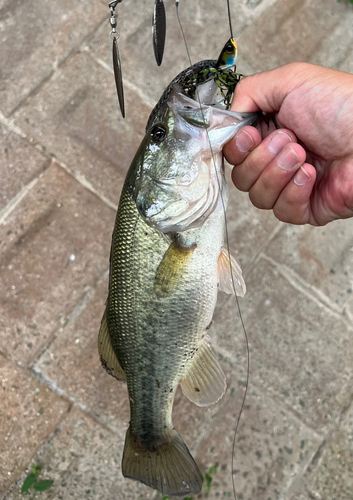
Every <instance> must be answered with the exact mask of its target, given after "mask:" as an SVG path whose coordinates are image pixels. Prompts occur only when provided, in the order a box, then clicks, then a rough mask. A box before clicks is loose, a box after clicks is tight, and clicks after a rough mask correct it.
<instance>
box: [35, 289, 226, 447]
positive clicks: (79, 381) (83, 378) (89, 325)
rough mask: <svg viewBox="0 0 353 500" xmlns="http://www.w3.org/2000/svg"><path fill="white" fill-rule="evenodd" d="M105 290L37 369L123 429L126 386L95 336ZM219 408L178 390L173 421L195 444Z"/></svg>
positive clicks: (126, 417)
mask: <svg viewBox="0 0 353 500" xmlns="http://www.w3.org/2000/svg"><path fill="white" fill-rule="evenodd" d="M107 289H108V283H107V282H104V283H102V284H101V285H100V286H99V288H98V289H97V292H96V293H95V294H94V296H93V297H92V299H91V300H90V301H88V302H87V304H86V307H85V310H84V311H83V312H82V314H81V315H80V316H79V317H78V318H77V319H75V321H74V322H72V323H70V324H68V325H67V327H66V328H64V329H63V331H62V332H61V333H60V335H59V336H58V337H57V338H56V339H55V341H54V342H53V343H52V344H51V346H50V347H49V349H48V350H47V351H46V352H45V353H44V354H43V355H42V356H41V358H40V359H39V360H38V362H37V363H36V365H35V366H34V369H35V371H36V372H39V373H40V374H41V375H42V376H43V377H44V378H46V379H49V380H51V381H54V383H55V384H56V386H58V387H59V388H60V389H61V390H63V391H65V393H66V394H67V396H68V397H70V398H73V399H74V400H75V401H76V402H77V403H79V404H81V405H83V406H85V407H87V408H89V409H90V411H92V412H93V413H94V414H95V415H97V417H98V418H99V419H100V420H101V421H103V422H104V423H105V424H107V425H109V426H110V427H111V428H113V429H116V430H117V431H121V430H122V429H123V430H124V432H125V431H126V429H127V427H128V423H129V420H130V410H129V402H128V395H127V389H126V385H125V384H124V383H122V382H118V381H117V380H115V379H114V378H113V377H111V376H110V375H108V374H107V373H106V371H105V370H104V369H103V367H102V365H101V363H100V360H99V356H98V348H97V337H98V331H99V327H100V321H101V318H102V315H103V312H104V304H105V301H106V298H107ZM216 410H217V405H212V406H210V407H208V408H199V407H197V406H195V405H194V404H193V403H191V402H190V401H189V400H188V399H187V398H186V397H185V396H184V395H183V394H182V392H181V390H178V392H177V395H176V398H175V403H174V409H173V423H174V425H175V427H176V429H179V430H180V432H181V434H182V435H183V438H184V439H185V441H186V442H187V444H188V446H190V447H192V446H193V445H194V443H195V441H196V439H197V437H198V435H199V433H200V428H201V427H202V426H203V425H205V422H206V421H207V418H208V417H209V415H211V414H213V413H214V412H215V411H216Z"/></svg>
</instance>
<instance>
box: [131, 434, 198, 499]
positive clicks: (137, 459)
mask: <svg viewBox="0 0 353 500" xmlns="http://www.w3.org/2000/svg"><path fill="white" fill-rule="evenodd" d="M122 472H123V475H124V476H125V477H128V478H130V479H135V480H137V481H140V482H141V483H144V484H146V485H147V486H150V487H151V488H154V489H156V490H158V491H159V492H160V493H162V494H163V495H167V496H176V497H180V498H184V497H186V496H190V495H196V494H197V493H200V491H201V488H202V480H201V474H200V471H199V468H198V467H197V465H196V462H195V460H194V459H193V458H192V456H191V454H190V452H189V450H188V448H187V446H186V444H185V443H184V441H183V439H182V437H181V436H180V435H179V434H178V432H177V431H175V430H170V431H169V435H168V437H167V438H166V440H165V442H164V443H163V444H161V445H160V446H158V447H157V448H156V449H154V450H148V449H146V448H144V447H142V445H141V444H139V443H137V442H136V440H135V439H134V436H133V434H132V432H131V430H130V427H129V429H128V430H127V433H126V438H125V448H124V455H123V463H122Z"/></svg>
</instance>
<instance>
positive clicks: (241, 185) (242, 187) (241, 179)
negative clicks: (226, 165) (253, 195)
mask: <svg viewBox="0 0 353 500" xmlns="http://www.w3.org/2000/svg"><path fill="white" fill-rule="evenodd" d="M232 181H233V184H234V186H235V187H236V188H237V189H239V191H242V192H247V191H249V183H248V182H247V180H246V177H245V176H244V174H242V173H241V172H240V171H237V170H236V169H235V168H234V169H233V172H232Z"/></svg>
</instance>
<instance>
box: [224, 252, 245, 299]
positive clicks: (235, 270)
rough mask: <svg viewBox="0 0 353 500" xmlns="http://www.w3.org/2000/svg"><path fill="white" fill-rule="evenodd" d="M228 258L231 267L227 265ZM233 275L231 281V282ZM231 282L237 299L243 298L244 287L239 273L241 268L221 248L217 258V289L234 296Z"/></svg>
mask: <svg viewBox="0 0 353 500" xmlns="http://www.w3.org/2000/svg"><path fill="white" fill-rule="evenodd" d="M229 256H230V261H231V265H232V273H231V270H230V269H231V267H230V263H229ZM232 274H233V280H232ZM233 281H234V286H235V291H236V294H237V295H238V296H239V297H244V295H245V293H246V285H245V281H244V278H243V274H242V271H241V267H240V264H239V262H238V261H237V259H236V258H235V257H234V255H232V254H229V253H228V250H227V249H226V248H224V247H222V248H221V253H220V256H219V257H218V282H219V289H220V290H222V292H225V293H231V294H233V295H234V288H233Z"/></svg>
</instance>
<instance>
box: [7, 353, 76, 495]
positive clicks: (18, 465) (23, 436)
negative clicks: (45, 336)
mask: <svg viewBox="0 0 353 500" xmlns="http://www.w3.org/2000/svg"><path fill="white" fill-rule="evenodd" d="M0 383H1V386H0V387H1V405H0V422H1V425H0V442H1V447H0V497H1V494H2V493H4V491H5V490H6V489H7V488H8V486H9V485H10V484H11V483H12V482H13V481H15V480H16V479H17V478H18V477H19V476H20V475H21V474H22V472H23V470H24V469H25V467H26V466H27V464H28V463H29V461H30V460H31V459H32V456H33V455H34V454H35V453H36V451H37V450H38V448H39V447H40V446H41V445H42V444H43V442H44V441H45V440H46V439H47V437H48V436H49V434H50V433H51V432H53V431H54V429H55V427H56V426H57V425H58V424H59V422H60V421H61V420H62V419H63V417H64V415H65V413H66V411H67V409H68V406H69V405H68V402H67V401H66V400H64V399H63V398H60V397H59V396H57V395H56V394H55V393H53V392H52V391H51V390H49V389H48V387H46V386H45V385H43V384H41V383H40V382H38V381H37V380H35V379H34V377H33V376H31V374H30V372H29V371H26V370H23V369H22V368H19V367H16V366H14V365H13V364H12V363H10V362H9V361H7V360H5V358H4V357H3V356H1V355H0Z"/></svg>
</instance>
